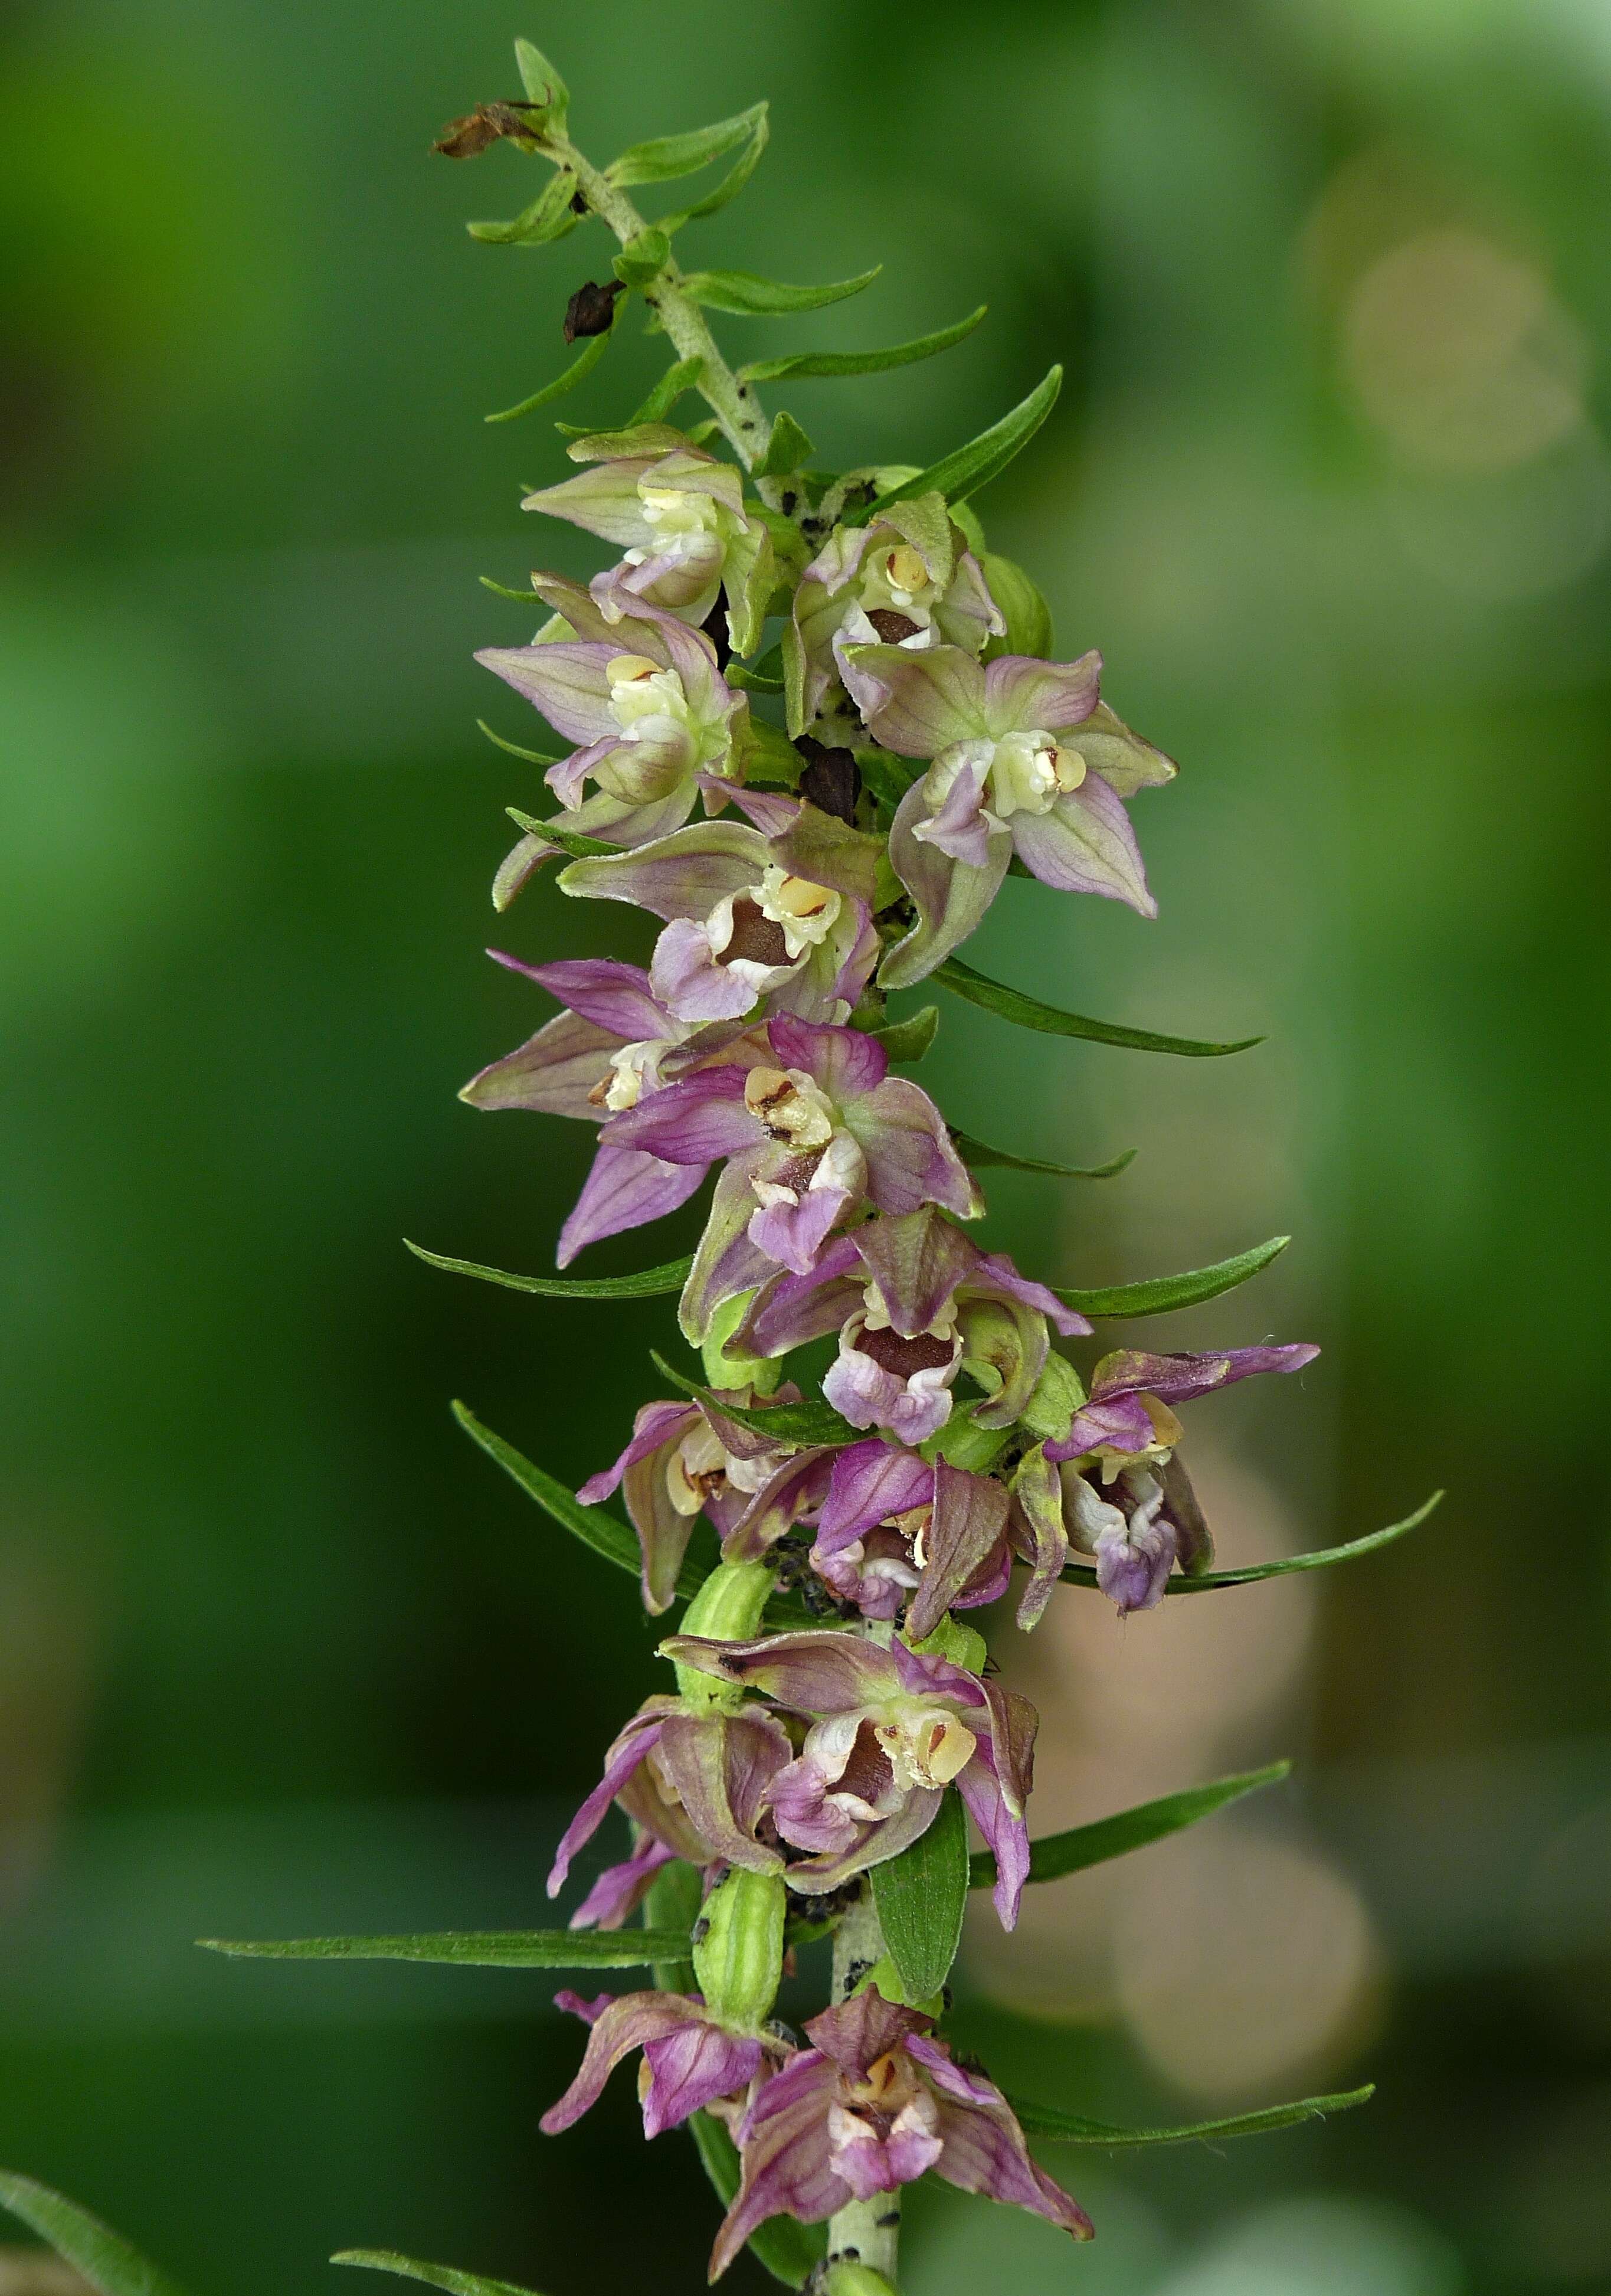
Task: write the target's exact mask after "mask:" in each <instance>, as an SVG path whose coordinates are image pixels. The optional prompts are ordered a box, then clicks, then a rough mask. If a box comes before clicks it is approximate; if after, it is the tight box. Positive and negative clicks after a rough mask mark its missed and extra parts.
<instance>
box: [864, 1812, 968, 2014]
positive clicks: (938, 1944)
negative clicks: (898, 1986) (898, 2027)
mask: <svg viewBox="0 0 1611 2296" xmlns="http://www.w3.org/2000/svg"><path fill="white" fill-rule="evenodd" d="M968 1889H969V1861H968V1818H967V1814H966V1812H965V1811H964V1809H963V1808H962V1800H961V1795H960V1794H958V1793H956V1792H951V1791H948V1792H946V1793H945V1796H944V1797H943V1799H942V1800H941V1802H940V1808H939V1814H938V1816H936V1819H935V1821H934V1824H933V1825H931V1826H930V1827H929V1828H928V1832H927V1833H923V1834H920V1836H919V1837H918V1839H917V1841H914V1842H912V1845H911V1846H910V1848H908V1849H903V1850H902V1852H901V1854H900V1856H899V1857H889V1858H886V1860H885V1861H884V1863H883V1864H882V1865H881V1866H874V1867H873V1869H872V1898H873V1904H874V1905H875V1906H876V1907H877V1908H878V1916H879V1928H880V1929H881V1930H882V1931H883V1932H884V1942H885V1944H886V1945H887V1947H888V1948H889V1950H890V1953H891V1954H892V1955H893V1956H894V1958H895V1967H896V1969H898V1970H899V1972H900V1973H901V1983H902V1985H903V1986H904V1988H905V1990H906V1998H907V2000H908V2001H927V2000H928V1999H929V1998H930V1997H931V1996H933V1995H934V1994H936V1993H937V1992H938V1991H939V1989H940V1988H941V1986H942V1985H944V1984H945V1980H946V1979H947V1977H949V1975H950V1974H951V1964H952V1963H953V1961H954V1960H955V1959H956V1956H957V1948H958V1946H959V1945H961V1941H962V1915H963V1914H964V1913H965V1912H966V1911H967V1908H968Z"/></svg>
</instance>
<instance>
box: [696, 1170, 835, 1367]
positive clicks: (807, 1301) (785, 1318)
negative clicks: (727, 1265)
mask: <svg viewBox="0 0 1611 2296" xmlns="http://www.w3.org/2000/svg"><path fill="white" fill-rule="evenodd" d="M726 1177H727V1176H726V1175H725V1174H724V1176H723V1178H724V1180H725V1178H726ZM720 1185H721V1184H720V1183H718V1193H720ZM739 1185H740V1186H741V1187H742V1188H743V1190H744V1193H745V1194H746V1195H747V1196H748V1194H749V1193H750V1192H749V1185H748V1181H746V1180H744V1179H743V1178H742V1176H740V1180H739ZM712 1216H713V1218H714V1212H713V1215H712ZM748 1217H749V1215H748V1211H746V1213H745V1219H746V1222H748ZM689 1280H690V1282H691V1281H692V1278H690V1279H689ZM864 1281H865V1276H864V1270H863V1264H862V1259H861V1255H860V1251H859V1250H858V1239H856V1238H852V1237H850V1236H847V1235H846V1236H840V1237H838V1238H837V1239H836V1241H835V1242H832V1243H830V1245H829V1247H828V1249H827V1251H824V1252H823V1254H822V1258H821V1259H819V1260H818V1261H817V1264H816V1266H815V1267H814V1268H813V1269H812V1271H811V1273H810V1275H777V1276H773V1279H772V1281H771V1282H770V1283H766V1284H765V1285H764V1286H763V1287H762V1289H761V1290H760V1291H759V1292H757V1293H756V1299H755V1301H754V1304H753V1305H752V1307H751V1308H750V1310H749V1313H748V1316H746V1317H745V1318H744V1321H743V1324H741V1325H740V1330H739V1333H738V1337H737V1340H736V1342H735V1344H736V1345H737V1346H738V1347H740V1348H741V1349H743V1350H744V1351H745V1352H746V1353H747V1354H749V1355H756V1356H780V1355H787V1354H788V1352H789V1349H791V1348H798V1347H804V1346H805V1344H806V1341H808V1340H816V1339H821V1338H822V1335H823V1334H824V1333H827V1332H837V1331H838V1329H839V1326H840V1325H841V1324H843V1323H844V1321H845V1318H846V1316H848V1315H849V1314H850V1312H851V1310H852V1309H853V1308H859V1307H860V1306H861V1304H862V1298H863V1283H864Z"/></svg>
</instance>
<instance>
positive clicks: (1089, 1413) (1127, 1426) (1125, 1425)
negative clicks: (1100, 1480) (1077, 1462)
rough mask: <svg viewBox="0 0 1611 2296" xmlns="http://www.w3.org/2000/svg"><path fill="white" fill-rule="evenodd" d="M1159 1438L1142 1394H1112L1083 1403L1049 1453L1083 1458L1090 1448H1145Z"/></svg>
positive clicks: (1059, 1457)
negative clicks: (1065, 1431) (1064, 1433)
mask: <svg viewBox="0 0 1611 2296" xmlns="http://www.w3.org/2000/svg"><path fill="white" fill-rule="evenodd" d="M1156 1441H1157V1429H1156V1428H1155V1427H1154V1425H1153V1423H1152V1415H1151V1414H1150V1412H1149V1410H1148V1409H1147V1406H1146V1405H1145V1404H1144V1403H1143V1402H1142V1401H1141V1398H1140V1397H1139V1396H1137V1395H1131V1394H1121V1395H1111V1396H1107V1397H1104V1398H1103V1399H1102V1401H1101V1402H1100V1403H1087V1404H1084V1405H1082V1406H1081V1407H1080V1409H1079V1410H1078V1411H1076V1412H1075V1415H1074V1419H1073V1423H1072V1424H1071V1425H1070V1427H1069V1430H1068V1432H1067V1435H1066V1436H1065V1437H1064V1438H1063V1439H1062V1441H1061V1442H1058V1443H1048V1444H1047V1446H1046V1456H1047V1457H1048V1458H1049V1459H1055V1460H1059V1461H1060V1460H1063V1459H1078V1458H1082V1457H1083V1456H1084V1454H1085V1453H1086V1452H1087V1451H1097V1450H1108V1451H1117V1452H1119V1453H1121V1454H1124V1453H1132V1452H1136V1451H1146V1450H1149V1449H1150V1448H1151V1447H1152V1446H1153V1444H1154V1443H1155V1442H1156Z"/></svg>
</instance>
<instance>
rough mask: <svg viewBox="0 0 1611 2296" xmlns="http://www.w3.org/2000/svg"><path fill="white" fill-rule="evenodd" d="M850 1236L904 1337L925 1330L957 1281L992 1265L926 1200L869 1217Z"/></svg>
mask: <svg viewBox="0 0 1611 2296" xmlns="http://www.w3.org/2000/svg"><path fill="white" fill-rule="evenodd" d="M851 1241H852V1242H854V1244H855V1250H856V1252H857V1254H858V1256H859V1257H860V1259H861V1260H862V1262H863V1266H864V1267H866V1269H867V1272H868V1274H869V1275H871V1277H872V1279H873V1281H874V1282H875V1283H877V1285H878V1287H879V1292H880V1293H881V1294H882V1297H883V1300H884V1305H885V1308H887V1311H888V1315H889V1320H890V1322H891V1324H893V1325H894V1327H895V1330H896V1331H897V1332H899V1333H901V1334H902V1335H903V1337H904V1338H907V1339H912V1338H913V1337H915V1336H916V1334H917V1333H920V1332H922V1331H926V1330H927V1329H928V1325H929V1324H932V1323H933V1322H934V1321H935V1319H936V1316H938V1315H939V1314H940V1312H941V1310H942V1309H943V1308H945V1306H946V1305H947V1303H948V1302H949V1300H951V1297H952V1295H953V1292H955V1291H956V1289H957V1286H958V1285H959V1284H961V1283H968V1282H969V1281H970V1279H971V1278H972V1276H973V1275H974V1271H975V1270H976V1269H977V1268H979V1267H985V1266H988V1265H989V1264H990V1263H989V1262H986V1261H985V1260H983V1259H982V1258H981V1255H980V1254H979V1253H978V1252H977V1251H976V1250H975V1249H974V1247H973V1245H972V1244H970V1243H969V1241H968V1239H967V1237H966V1236H965V1235H962V1234H960V1233H959V1231H958V1230H957V1229H956V1228H954V1227H953V1226H952V1225H951V1223H950V1221H949V1220H947V1219H944V1218H941V1216H940V1215H939V1213H937V1212H936V1211H935V1210H932V1208H930V1207H929V1206H928V1205H925V1206H924V1207H923V1208H922V1210H920V1211H913V1212H906V1213H903V1214H900V1215H898V1216H896V1217H895V1218H885V1219H877V1220H869V1221H868V1222H867V1223H866V1225H865V1226H863V1227H859V1228H857V1230H856V1231H855V1235H854V1237H853V1238H852V1239H851Z"/></svg>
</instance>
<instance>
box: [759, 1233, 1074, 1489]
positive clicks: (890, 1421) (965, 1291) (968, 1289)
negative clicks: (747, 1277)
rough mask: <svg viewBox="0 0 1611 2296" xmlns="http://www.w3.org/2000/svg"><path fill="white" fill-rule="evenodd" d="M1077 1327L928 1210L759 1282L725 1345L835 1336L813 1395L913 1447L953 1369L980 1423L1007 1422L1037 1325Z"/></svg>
mask: <svg viewBox="0 0 1611 2296" xmlns="http://www.w3.org/2000/svg"><path fill="white" fill-rule="evenodd" d="M1049 1320H1050V1321H1051V1323H1053V1324H1056V1326H1057V1328H1058V1330H1059V1332H1061V1333H1064V1334H1065V1335H1067V1334H1070V1333H1079V1332H1088V1331H1089V1330H1090V1328H1091V1326H1090V1325H1089V1324H1087V1323H1086V1321H1085V1319H1084V1316H1080V1315H1077V1314H1075V1311H1074V1310H1073V1309H1072V1308H1065V1307H1064V1305H1063V1303H1062V1302H1061V1300H1059V1298H1058V1297H1057V1294H1056V1293H1055V1292H1049V1291H1048V1290H1047V1289H1046V1287H1045V1285H1044V1284H1043V1283H1031V1282H1030V1281H1029V1280H1028V1279H1027V1278H1026V1277H1025V1276H1022V1275H1019V1274H1018V1270H1017V1268H1015V1267H1013V1265H1012V1262H1011V1261H1010V1259H1006V1258H1005V1257H1004V1256H1003V1255H1002V1254H1001V1253H999V1252H991V1253H985V1252H982V1251H979V1249H978V1248H977V1245H976V1244H972V1243H970V1242H969V1240H968V1238H967V1237H966V1236H965V1235H963V1234H961V1232H960V1231H959V1230H958V1229H957V1228H955V1227H953V1226H952V1224H951V1222H950V1221H949V1220H948V1219H945V1218H943V1217H942V1216H941V1215H940V1214H939V1213H938V1212H936V1210H934V1209H933V1208H932V1206H925V1207H924V1208H923V1209H922V1210H918V1211H912V1212H909V1213H906V1214H904V1215H903V1216H901V1217H899V1218H883V1219H873V1220H868V1221H865V1222H864V1223H863V1225H862V1226H860V1227H857V1228H855V1229H853V1230H852V1231H851V1232H850V1234H847V1235H843V1236H839V1237H837V1238H835V1240H834V1241H833V1242H831V1243H830V1245H829V1246H828V1248H827V1250H826V1251H824V1252H822V1255H821V1257H820V1258H819V1259H818V1260H817V1263H816V1265H815V1267H814V1268H813V1269H812V1270H811V1271H810V1273H809V1274H807V1275H794V1274H788V1275H780V1276H774V1277H773V1279H772V1280H771V1282H770V1283H766V1284H765V1285H764V1286H763V1288H762V1289H761V1291H760V1292H758V1293H757V1295H756V1299H755V1300H754V1302H753V1303H752V1305H751V1307H750V1308H749V1311H748V1315H747V1316H745V1319H744V1322H743V1324H741V1325H740V1330H739V1333H738V1336H737V1339H736V1341H734V1343H733V1344H734V1345H735V1346H737V1347H740V1348H742V1349H744V1350H745V1351H746V1352H747V1353H748V1354H750V1355H752V1356H774V1355H784V1354H786V1353H787V1352H788V1351H789V1349H791V1348H797V1347H801V1346H804V1344H805V1343H806V1341H808V1340H814V1339H820V1338H821V1337H822V1335H823V1333H827V1332H833V1331H837V1332H838V1334H839V1352H838V1361H837V1362H835V1363H834V1364H833V1365H831V1366H830V1369H829V1372H828V1374H827V1376H826V1377H825V1378H824V1380H823V1382H822V1392H823V1394H824V1395H825V1396H826V1397H827V1398H828V1400H829V1402H830V1403H831V1404H832V1405H833V1406H834V1408H835V1410H837V1411H838V1412H839V1413H840V1414H841V1415H843V1416H844V1417H845V1418H846V1419H847V1420H848V1421H849V1422H850V1423H851V1425H852V1426H853V1427H882V1428H886V1429H887V1430H888V1431H889V1432H890V1433H891V1434H892V1435H895V1437H897V1438H898V1439H899V1440H900V1441H902V1442H904V1443H921V1442H923V1441H925V1440H926V1439H928V1437H929V1436H930V1435H934V1434H936V1433H937V1432H938V1431H939V1430H940V1429H941V1428H942V1427H943V1426H944V1425H945V1423H946V1421H947V1420H948V1419H949V1418H950V1416H951V1411H952V1396H951V1388H952V1384H953V1381H954V1380H955V1378H956V1375H957V1374H958V1372H959V1371H961V1369H962V1368H963V1367H964V1366H966V1368H967V1369H968V1371H969V1374H970V1375H971V1376H973V1377H974V1378H975V1379H977V1381H978V1382H979V1384H980V1385H981V1386H983V1387H985V1389H986V1390H987V1392H986V1396H985V1401H984V1402H983V1403H981V1404H978V1405H977V1406H974V1408H973V1414H972V1415H973V1418H974V1420H975V1422H976V1423H977V1424H978V1425H979V1426H981V1427H1010V1426H1011V1425H1012V1423H1013V1422H1014V1421H1015V1420H1016V1419H1017V1418H1018V1416H1019V1415H1020V1413H1021V1412H1022V1410H1023V1408H1024V1406H1025V1405H1026V1402H1027V1401H1028V1399H1029V1398H1030V1396H1031V1395H1032V1394H1033V1393H1034V1388H1035V1384H1036V1382H1038V1380H1039V1379H1040V1376H1041V1374H1042V1372H1043V1369H1044V1368H1045V1363H1046V1356H1047V1349H1048V1340H1047V1334H1046V1324H1047V1322H1048V1321H1049Z"/></svg>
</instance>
